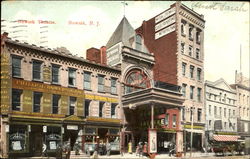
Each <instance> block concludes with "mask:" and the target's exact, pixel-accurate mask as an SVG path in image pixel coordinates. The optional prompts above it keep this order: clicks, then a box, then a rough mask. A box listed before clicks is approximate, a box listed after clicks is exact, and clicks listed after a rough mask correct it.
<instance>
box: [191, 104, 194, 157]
mask: <svg viewBox="0 0 250 159" xmlns="http://www.w3.org/2000/svg"><path fill="white" fill-rule="evenodd" d="M193 126H194V115H193V107H192V108H191V137H190V157H192V148H193Z"/></svg>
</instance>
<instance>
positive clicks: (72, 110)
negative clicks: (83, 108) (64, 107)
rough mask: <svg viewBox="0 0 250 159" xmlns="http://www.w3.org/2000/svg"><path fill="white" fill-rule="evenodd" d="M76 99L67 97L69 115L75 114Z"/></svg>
mask: <svg viewBox="0 0 250 159" xmlns="http://www.w3.org/2000/svg"><path fill="white" fill-rule="evenodd" d="M75 106H76V97H69V115H74V114H75Z"/></svg>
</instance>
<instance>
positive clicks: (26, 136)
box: [7, 113, 63, 157]
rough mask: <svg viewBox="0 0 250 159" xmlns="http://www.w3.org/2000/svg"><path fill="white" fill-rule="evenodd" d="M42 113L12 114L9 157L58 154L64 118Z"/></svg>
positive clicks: (8, 133)
mask: <svg viewBox="0 0 250 159" xmlns="http://www.w3.org/2000/svg"><path fill="white" fill-rule="evenodd" d="M26 115H27V114H26ZM33 115H34V114H33ZM40 115H41V114H38V113H37V114H36V117H32V118H30V116H25V115H23V116H20V115H12V116H11V118H10V124H9V130H8V132H7V139H8V140H7V141H8V142H7V145H8V148H9V157H38V156H43V155H44V156H45V155H46V156H56V152H57V150H58V148H59V146H60V145H62V135H63V134H62V118H59V117H60V116H59V115H58V117H54V118H51V119H49V118H46V117H44V116H42V115H41V116H40Z"/></svg>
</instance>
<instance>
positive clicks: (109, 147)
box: [106, 141, 111, 156]
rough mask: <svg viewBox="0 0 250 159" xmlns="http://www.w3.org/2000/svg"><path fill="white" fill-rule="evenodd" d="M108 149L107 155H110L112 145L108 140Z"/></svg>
mask: <svg viewBox="0 0 250 159" xmlns="http://www.w3.org/2000/svg"><path fill="white" fill-rule="evenodd" d="M106 151H107V156H110V151H111V145H110V143H109V142H108V141H107V143H106Z"/></svg>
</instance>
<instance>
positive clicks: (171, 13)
mask: <svg viewBox="0 0 250 159" xmlns="http://www.w3.org/2000/svg"><path fill="white" fill-rule="evenodd" d="M174 13H175V7H174V8H171V9H169V10H167V11H165V12H163V13H162V14H160V15H158V16H157V17H155V24H156V23H158V22H160V21H162V20H163V19H166V18H167V17H169V16H171V15H173V14H174Z"/></svg>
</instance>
